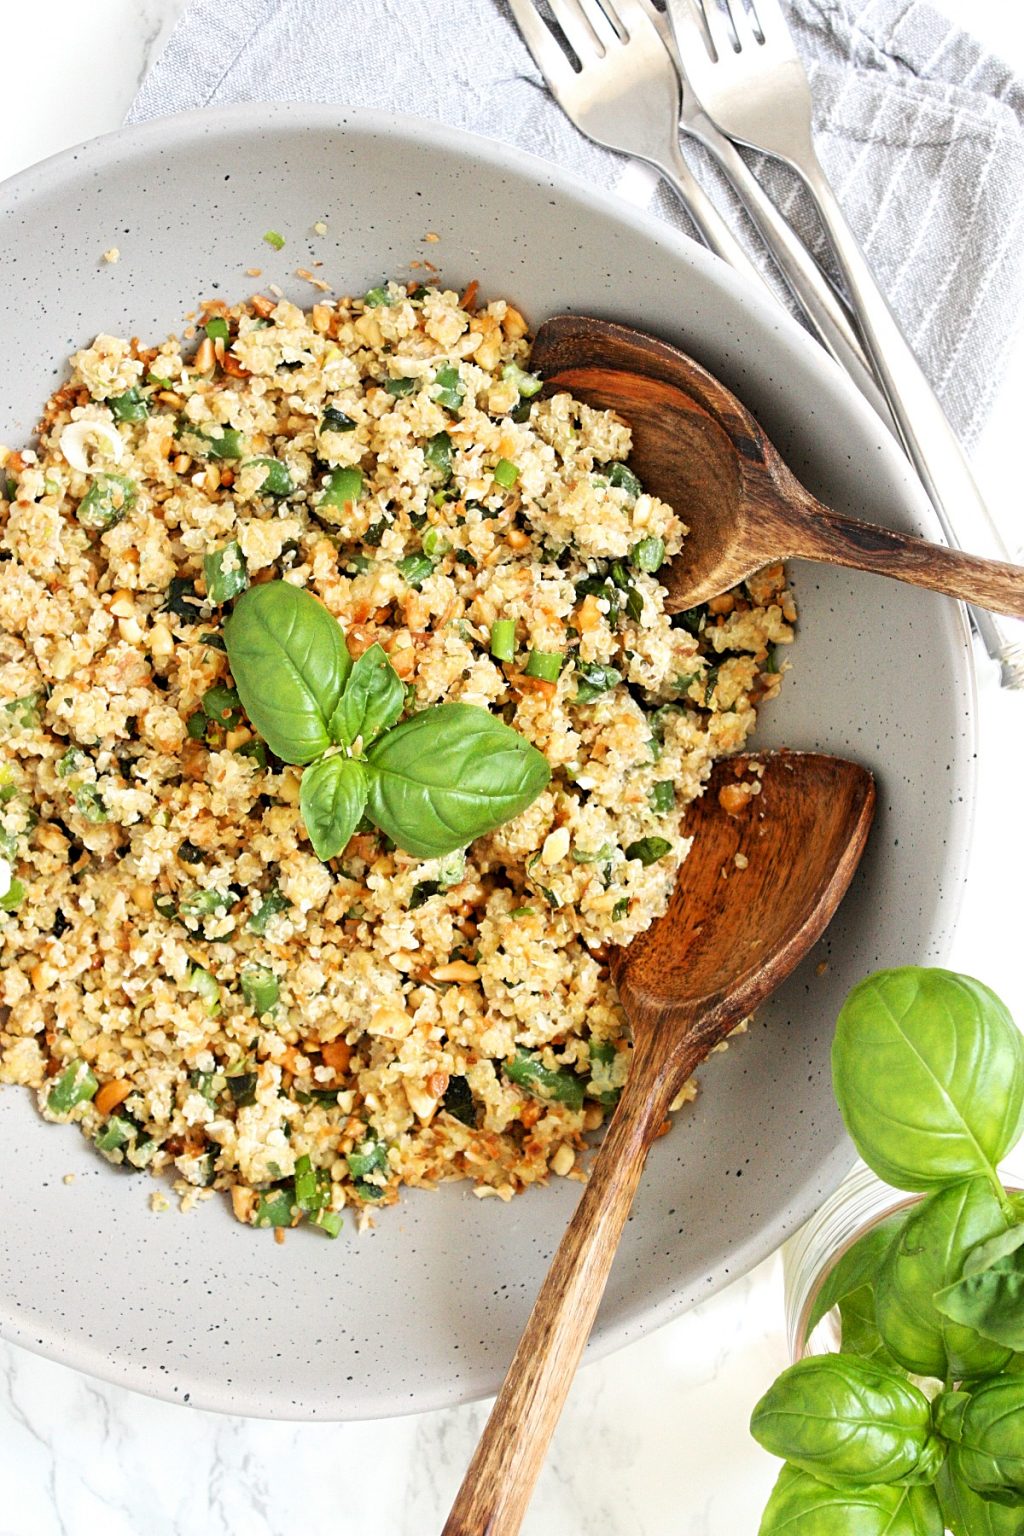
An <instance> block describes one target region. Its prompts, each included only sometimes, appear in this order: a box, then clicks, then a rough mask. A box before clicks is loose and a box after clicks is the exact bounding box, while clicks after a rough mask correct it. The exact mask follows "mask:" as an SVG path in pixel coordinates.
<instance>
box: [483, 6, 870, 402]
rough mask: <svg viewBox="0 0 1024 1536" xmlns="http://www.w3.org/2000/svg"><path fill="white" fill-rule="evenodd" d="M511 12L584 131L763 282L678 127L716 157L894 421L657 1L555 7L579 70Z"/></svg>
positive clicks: (782, 265)
mask: <svg viewBox="0 0 1024 1536" xmlns="http://www.w3.org/2000/svg"><path fill="white" fill-rule="evenodd" d="M509 3H510V5H511V8H512V14H513V15H514V17H515V19H516V22H517V23H518V26H519V30H520V31H521V32H522V34H523V37H524V39H525V41H526V44H527V46H528V47H529V49H530V52H531V53H532V54H533V57H534V60H535V62H536V64H537V67H538V69H539V70H540V72H541V74H542V75H543V76H544V78H545V80H546V81H547V83H548V87H549V88H550V90H551V94H552V95H553V96H554V98H555V100H556V101H557V102H558V104H559V106H560V107H561V108H562V110H563V111H564V112H565V114H566V116H567V117H568V118H569V119H570V120H571V121H572V122H573V123H575V125H576V127H577V128H578V129H579V130H580V132H581V133H585V134H586V135H587V137H588V138H591V139H594V140H596V142H597V143H598V144H603V145H604V146H605V148H607V149H613V150H617V151H618V152H620V153H622V154H627V155H632V156H633V157H634V158H635V159H638V160H644V161H646V162H647V164H649V165H652V166H654V167H655V169H656V170H658V171H659V172H660V174H661V175H662V176H663V177H664V178H665V180H666V181H667V182H668V184H669V186H670V187H672V189H673V191H674V192H675V193H676V195H677V196H678V198H679V199H680V201H681V202H682V203H683V206H684V207H685V208H686V210H687V212H688V213H689V215H690V217H691V219H692V220H693V222H694V224H695V225H696V227H697V229H698V231H699V233H700V234H701V235H702V237H703V239H704V241H705V243H706V244H707V245H708V246H709V247H710V249H711V250H713V251H714V252H715V253H716V254H717V255H719V256H721V257H722V258H723V259H724V260H725V261H728V262H729V263H730V264H731V265H732V266H733V267H735V268H737V269H738V270H739V271H741V272H743V273H744V274H745V275H746V276H748V277H753V278H755V280H756V281H757V282H759V283H761V282H763V280H764V279H763V277H762V274H761V273H760V272H759V271H758V270H757V268H756V267H755V266H754V265H753V263H752V262H751V261H750V258H749V257H748V256H747V253H746V252H745V251H744V249H743V248H742V246H741V245H740V244H739V242H738V241H737V239H736V237H735V236H734V235H733V233H732V231H731V230H730V229H729V226H728V225H727V224H726V223H725V221H724V219H723V218H722V216H721V214H720V213H719V212H718V209H717V208H716V207H715V205H714V204H713V203H712V202H711V201H710V199H709V198H708V196H707V194H706V193H705V191H704V189H703V188H702V187H701V185H700V183H699V182H698V181H697V179H696V177H695V176H694V174H693V172H692V171H691V169H690V167H689V165H688V164H687V162H686V160H685V158H684V156H683V153H682V150H681V149H680V147H679V125H680V118H682V124H683V127H684V128H686V130H687V131H688V132H690V133H692V134H693V135H694V137H696V138H699V139H701V140H702V141H703V142H704V143H705V144H706V145H707V146H708V147H709V148H710V149H711V150H712V151H713V152H714V153H715V154H716V155H717V156H718V159H719V161H720V163H721V164H722V167H723V169H724V170H725V172H726V174H727V175H728V176H729V178H730V179H731V181H732V182H733V185H734V186H735V188H736V190H737V192H738V193H739V195H740V197H741V199H742V200H743V202H744V203H745V204H746V206H747V209H748V211H749V212H750V214H751V217H752V218H753V220H754V222H755V224H756V225H757V228H758V229H759V230H760V232H761V234H762V236H763V238H764V240H765V243H766V245H767V246H768V249H769V251H770V252H771V254H772V256H773V258H774V260H775V262H776V264H777V266H778V268H779V270H780V272H781V273H782V276H783V277H784V278H785V280H786V282H787V284H788V285H789V287H790V289H791V291H792V292H793V294H794V296H795V297H796V299H797V301H798V302H799V303H800V305H801V307H802V308H803V310H804V313H805V314H806V315H807V318H808V320H809V322H810V324H811V326H812V327H813V329H814V330H815V332H816V333H817V335H818V336H819V338H820V339H821V341H822V343H823V344H824V346H825V347H826V348H827V350H828V351H829V352H830V353H831V354H832V356H833V357H834V358H835V359H836V361H837V362H838V363H839V364H840V366H841V367H843V368H845V369H846V371H847V372H848V373H849V374H850V376H851V378H852V379H853V381H854V383H855V384H856V385H857V387H858V388H859V389H860V390H861V392H862V394H864V395H865V396H866V398H867V399H868V400H869V402H870V403H871V404H872V405H873V406H874V408H875V409H876V410H877V411H878V412H879V414H880V415H881V416H882V417H883V418H884V419H885V420H886V421H888V420H889V416H888V408H887V406H886V404H885V400H884V398H883V397H882V395H881V394H880V393H879V390H878V385H877V384H876V383H875V380H874V377H873V375H872V373H871V369H870V366H869V364H868V362H867V359H866V357H865V356H864V352H863V350H862V348H861V345H860V342H859V341H858V339H857V336H856V333H855V332H854V330H853V327H852V325H851V324H850V321H849V318H848V316H847V314H846V312H845V310H844V309H843V306H842V304H841V302H840V300H839V298H838V297H837V295H836V294H835V293H834V292H833V290H832V288H831V286H830V285H829V283H828V281H827V280H826V278H825V276H824V274H823V273H822V272H821V270H820V268H819V267H818V266H817V264H816V263H815V261H814V259H813V257H812V256H811V254H810V252H809V251H808V250H807V249H806V247H805V246H804V245H803V243H802V241H801V240H800V239H798V237H797V235H796V234H795V233H794V231H793V230H792V229H791V228H790V226H789V225H788V224H787V223H786V221H785V219H784V218H783V217H782V215H781V214H780V213H779V211H778V209H777V208H776V207H775V204H774V203H773V202H772V201H771V199H770V198H769V197H768V195H767V193H766V192H765V191H764V189H763V188H762V186H761V184H760V182H759V181H758V180H757V178H756V177H755V176H754V175H753V173H752V172H751V171H750V170H749V169H748V167H747V165H746V163H745V162H744V161H743V159H742V157H741V156H740V154H739V151H738V150H737V149H736V147H735V145H734V144H732V143H731V142H730V140H728V139H726V138H725V137H724V136H723V135H722V134H720V133H719V132H718V130H717V129H716V128H715V127H714V125H713V124H712V123H711V122H709V121H708V119H707V118H706V117H705V116H704V115H703V114H702V113H701V111H700V109H699V107H698V106H697V104H696V102H695V101H694V100H693V97H692V94H691V92H690V91H689V90H688V88H687V84H686V79H685V76H684V75H683V74H682V72H681V71H680V69H679V67H678V56H677V55H676V53H675V50H674V48H672V44H671V42H670V37H669V28H668V25H667V23H666V21H665V19H664V17H662V16H661V15H660V13H659V12H658V11H657V10H655V8H654V6H653V5H652V4H651V3H650V0H548V3H549V5H550V7H551V12H552V15H553V16H554V18H555V21H556V22H557V23H558V25H559V27H560V28H561V30H562V32H563V34H564V36H565V38H566V41H567V42H568V43H569V45H570V47H571V48H572V50H573V52H574V53H575V54H576V57H577V59H578V60H579V63H580V68H579V70H578V71H577V70H574V69H573V67H572V65H571V64H570V63H569V60H568V59H567V58H566V56H565V54H564V53H563V52H562V49H561V46H560V45H559V43H558V42H557V41H556V40H555V37H554V35H553V33H552V32H551V30H550V29H549V27H548V25H547V22H546V21H545V20H544V19H543V17H542V16H541V15H540V13H539V11H538V10H537V6H536V0H509Z"/></svg>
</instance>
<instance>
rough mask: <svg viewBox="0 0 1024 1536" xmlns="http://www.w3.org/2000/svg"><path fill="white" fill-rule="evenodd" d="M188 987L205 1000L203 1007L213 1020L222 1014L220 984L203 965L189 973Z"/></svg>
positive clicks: (194, 967) (193, 968)
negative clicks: (215, 1016) (216, 1015)
mask: <svg viewBox="0 0 1024 1536" xmlns="http://www.w3.org/2000/svg"><path fill="white" fill-rule="evenodd" d="M188 985H189V987H190V988H191V990H192V991H193V992H197V993H198V994H199V996H200V997H201V998H202V1000H203V1007H204V1008H205V1009H206V1011H207V1013H208V1014H209V1015H210V1016H211V1018H212V1017H213V1016H214V1015H215V1014H218V1013H220V982H219V981H218V980H217V978H216V976H213V975H211V973H210V972H209V971H207V970H205V969H204V968H203V966H201V965H193V966H191V967H190V968H189V972H188Z"/></svg>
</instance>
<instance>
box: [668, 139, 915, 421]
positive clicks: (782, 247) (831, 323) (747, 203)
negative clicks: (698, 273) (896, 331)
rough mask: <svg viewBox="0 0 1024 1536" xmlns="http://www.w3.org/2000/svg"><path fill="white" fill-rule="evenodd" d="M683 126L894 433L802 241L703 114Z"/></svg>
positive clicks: (838, 305)
mask: <svg viewBox="0 0 1024 1536" xmlns="http://www.w3.org/2000/svg"><path fill="white" fill-rule="evenodd" d="M682 127H683V131H684V132H685V133H688V134H689V135H690V136H691V137H692V138H695V139H696V140H697V141H698V142H699V143H701V144H703V145H704V148H705V149H706V150H708V151H709V152H710V153H711V154H712V155H713V156H714V157H715V159H716V160H717V162H718V164H719V167H720V168H721V170H722V172H723V173H724V175H725V176H726V178H727V179H728V180H729V182H730V183H731V184H732V188H733V191H734V192H735V193H736V195H737V197H738V198H739V199H740V202H741V203H742V204H743V206H744V208H745V209H746V211H747V213H748V214H749V215H750V218H751V219H752V221H753V223H754V225H755V226H756V228H757V230H758V233H759V234H760V236H761V238H762V240H763V241H764V243H765V245H766V246H767V247H768V251H769V254H770V255H771V258H772V260H773V261H774V263H775V265H776V266H777V267H778V269H779V272H780V274H781V276H782V278H783V279H784V281H785V283H786V286H787V288H788V289H789V291H790V293H791V294H792V295H793V298H794V299H795V300H796V302H797V303H798V304H799V306H800V308H801V309H802V310H803V312H804V314H805V315H806V317H807V320H808V322H809V324H810V326H811V328H812V329H813V331H814V333H815V335H816V336H817V337H818V340H819V341H820V342H821V344H822V346H823V347H824V348H825V350H826V351H827V352H828V353H829V354H830V355H831V356H832V357H833V358H834V359H835V361H836V362H837V363H838V364H839V366H840V368H842V369H844V370H845V372H846V373H848V374H849V376H850V378H851V379H852V380H853V382H854V384H856V386H857V388H858V389H859V390H860V392H861V394H862V395H863V396H864V398H865V400H866V401H867V402H868V404H869V405H870V406H871V407H872V409H873V410H874V411H875V412H876V413H877V415H879V416H880V417H881V418H882V420H883V421H884V422H885V424H886V426H887V427H889V428H890V430H892V431H895V423H894V422H893V418H892V413H891V411H890V410H889V406H888V404H887V402H886V399H885V396H884V395H883V394H882V391H881V390H880V389H879V387H878V383H877V381H876V379H875V376H874V374H873V373H872V371H871V364H870V363H869V362H868V360H867V358H866V356H865V355H864V348H863V347H862V346H861V343H860V340H859V338H858V336H857V333H856V331H855V330H854V328H853V326H852V325H851V323H850V318H849V315H848V314H847V311H846V308H845V306H844V304H843V303H842V301H841V299H840V298H839V295H838V294H837V293H836V291H835V289H834V288H833V287H832V284H831V283H830V282H829V280H828V278H827V277H826V276H825V274H824V273H823V272H822V270H821V268H820V267H819V266H818V263H817V262H816V261H815V259H814V257H813V256H812V255H811V253H810V251H809V250H808V249H807V247H806V245H804V243H803V241H802V240H801V239H800V236H799V235H798V234H797V233H796V231H795V230H794V229H793V227H792V225H791V224H789V223H788V221H787V220H786V219H785V218H784V217H783V215H782V214H781V213H780V212H779V210H778V208H776V206H775V204H774V203H773V202H772V200H771V198H770V197H769V196H768V194H767V192H766V191H765V190H764V188H763V187H762V185H761V183H760V182H759V181H758V179H757V177H756V176H755V175H754V173H753V171H752V170H751V169H750V167H749V166H748V165H747V162H746V161H745V160H744V158H743V156H742V155H741V154H740V152H739V150H738V149H737V148H736V146H735V144H734V143H733V142H732V140H731V139H727V138H726V137H725V135H724V134H721V133H719V131H718V129H717V128H716V127H715V126H714V124H713V123H712V122H711V121H710V120H709V119H708V118H707V117H705V116H704V115H703V113H700V114H692V115H691V116H689V117H688V118H687V119H686V120H685V121H684V122H683V124H682Z"/></svg>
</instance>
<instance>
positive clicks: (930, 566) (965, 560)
mask: <svg viewBox="0 0 1024 1536" xmlns="http://www.w3.org/2000/svg"><path fill="white" fill-rule="evenodd" d="M808 502H809V505H808V506H806V508H805V513H804V516H803V518H801V519H800V522H799V523H798V525H797V526H796V527H795V528H793V527H792V526H790V527H789V528H788V529H787V530H786V531H787V535H789V536H787V538H786V544H787V550H786V552H787V554H791V555H794V556H796V557H797V558H800V557H803V558H805V559H808V560H824V561H827V562H828V563H829V564H831V565H849V566H852V567H853V568H854V569H855V570H858V571H874V572H876V573H877V574H878V575H879V576H891V577H893V578H894V580H896V581H906V582H909V583H910V584H911V585H912V586H915V587H928V588H930V589H931V591H933V592H945V593H946V594H947V595H948V596H949V597H959V598H961V599H962V600H963V601H964V602H965V603H974V604H976V605H977V606H978V607H980V608H989V609H991V610H992V611H993V612H994V613H1007V614H1012V615H1013V616H1014V617H1016V618H1022V619H1024V566H1020V565H1009V564H1007V563H1006V562H1005V561H1003V560H983V559H982V558H981V556H980V555H965V554H964V553H963V552H962V551H961V550H959V549H947V548H946V547H945V545H943V544H929V543H928V542H927V540H925V539H915V538H912V537H911V536H910V535H909V534H907V533H896V532H894V531H893V529H891V528H879V527H876V526H875V525H874V524H872V523H861V522H858V521H857V519H856V518H853V517H843V516H842V515H841V514H840V513H838V512H832V511H830V510H829V509H828V508H827V507H823V506H821V504H820V503H819V502H815V501H812V499H811V498H810V497H808ZM786 521H787V522H788V521H789V519H788V517H787V519H786ZM781 532H782V530H781V529H780V533H781ZM794 534H795V538H794V537H792V535H794Z"/></svg>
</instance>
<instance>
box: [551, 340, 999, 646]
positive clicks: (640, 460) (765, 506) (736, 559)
mask: <svg viewBox="0 0 1024 1536" xmlns="http://www.w3.org/2000/svg"><path fill="white" fill-rule="evenodd" d="M531 365H532V367H534V368H535V369H536V370H537V372H538V373H539V374H541V376H542V377H543V378H544V380H545V383H546V385H547V386H548V392H549V393H550V392H551V390H552V389H555V388H557V389H565V390H569V391H570V392H571V393H572V394H574V395H577V396H578V397H579V398H580V399H581V400H585V401H586V402H587V403H588V404H590V405H596V406H601V407H603V408H605V409H610V410H614V411H617V412H619V414H620V415H621V416H622V417H623V418H624V419H625V420H626V421H628V422H629V424H630V427H631V428H632V430H633V445H634V448H633V459H634V460H635V462H636V464H637V466H638V468H639V471H640V476H641V479H642V480H643V483H644V486H645V488H646V489H647V490H649V491H652V492H653V493H654V494H655V495H656V496H660V497H661V498H662V499H663V500H664V501H667V502H668V503H669V504H670V506H673V507H675V508H676V510H677V511H678V513H679V515H680V517H681V518H682V519H683V521H684V522H685V523H687V524H688V525H689V528H690V532H689V534H688V535H687V538H686V541H685V543H684V545H683V550H682V553H681V554H679V555H677V556H676V558H675V559H674V560H673V561H672V562H671V564H670V565H669V566H668V567H666V568H665V569H664V570H663V571H662V572H660V573H659V576H658V580H659V581H660V582H662V584H663V585H664V586H665V587H667V588H668V592H669V600H668V601H667V603H666V607H667V608H668V609H669V611H670V612H673V613H678V612H679V611H680V610H682V609H685V608H694V607H696V606H697V604H698V603H706V602H707V601H708V600H709V598H712V597H718V596H719V595H720V593H722V592H724V591H725V590H726V589H727V588H728V587H732V586H735V585H736V583H737V582H739V581H743V580H744V579H745V578H746V577H747V576H750V575H752V574H753V572H754V571H756V570H759V569H760V568H761V567H762V566H764V565H770V564H771V563H772V562H773V561H775V560H784V559H788V558H790V557H792V558H797V559H802V560H820V561H825V562H827V563H828V564H831V565H848V566H853V567H854V569H856V570H859V571H874V572H876V573H877V574H878V575H880V576H892V577H894V578H895V579H896V580H897V581H907V582H910V583H912V584H913V585H914V586H918V587H930V588H931V589H932V590H933V591H935V592H945V593H947V594H948V595H949V596H950V597H959V598H962V599H963V600H964V601H965V602H969V603H974V604H976V605H977V606H978V607H980V608H991V609H993V610H994V611H995V612H996V613H1008V614H1013V615H1015V616H1016V617H1018V618H1024V566H1017V565H1008V564H1006V563H1004V562H1003V561H1000V560H983V559H981V558H980V557H979V556H977V555H965V554H963V553H962V552H961V551H960V550H955V549H947V548H946V547H945V546H944V545H941V544H929V543H927V542H926V541H925V540H924V539H915V538H911V537H910V535H909V534H905V533H895V532H894V531H893V530H892V529H891V528H879V527H876V526H875V525H874V524H872V523H862V522H858V521H857V519H856V518H852V517H844V516H842V515H841V514H840V513H838V512H832V511H830V510H829V508H828V507H825V506H823V505H822V504H821V502H820V501H817V500H816V499H815V497H813V496H812V495H811V493H810V491H808V490H806V489H805V488H804V487H803V486H802V485H801V484H800V482H799V480H797V478H796V476H795V475H794V474H793V473H792V472H791V470H789V469H788V468H787V467H786V465H785V464H784V463H783V461H782V459H781V458H780V457H779V455H778V453H777V452H776V450H775V449H774V448H773V447H772V445H771V443H770V442H769V441H768V439H767V437H766V436H765V434H764V432H763V431H762V430H761V428H760V427H759V426H758V424H757V422H756V421H755V420H754V418H753V416H751V414H750V412H749V411H748V410H747V409H746V407H745V406H742V405H741V404H740V402H739V401H738V400H737V399H736V396H735V395H733V394H732V393H731V392H730V391H729V390H728V389H726V388H725V385H724V384H720V383H719V382H718V380H717V379H715V378H712V376H711V374H710V373H708V372H707V371H706V370H705V369H703V368H702V367H701V366H700V364H699V363H695V362H694V361H693V359H692V358H691V357H687V356H686V354H685V352H680V351H679V350H678V349H677V348H676V347H671V346H669V345H668V343H667V342H664V341H658V340H656V339H655V338H654V337H653V336H644V335H642V334H641V332H639V331H633V330H630V329H628V328H627V327H626V326H623V325H613V324H611V323H610V322H609V321H607V320H592V319H588V318H587V317H586V316H582V315H556V316H555V317H554V318H553V319H551V320H545V322H544V324H543V325H542V326H541V328H540V330H539V331H538V332H537V339H536V341H535V343H534V347H533V353H532V355H531Z"/></svg>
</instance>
